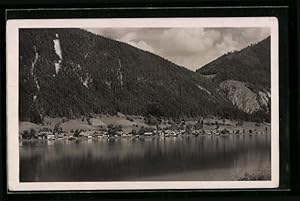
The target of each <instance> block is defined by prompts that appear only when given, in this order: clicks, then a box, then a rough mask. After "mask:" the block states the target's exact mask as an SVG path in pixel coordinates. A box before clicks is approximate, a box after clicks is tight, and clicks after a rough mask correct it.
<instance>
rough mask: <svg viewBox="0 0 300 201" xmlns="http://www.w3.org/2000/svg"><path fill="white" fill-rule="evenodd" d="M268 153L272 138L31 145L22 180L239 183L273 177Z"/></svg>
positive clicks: (23, 152) (23, 149)
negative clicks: (248, 177) (259, 174)
mask: <svg viewBox="0 0 300 201" xmlns="http://www.w3.org/2000/svg"><path fill="white" fill-rule="evenodd" d="M270 150H271V147H270V135H269V134H262V135H252V136H249V135H239V136H225V137H222V136H219V137H217V136H198V137H194V136H190V137H187V136H185V137H168V138H162V137H149V138H148V139H144V140H139V139H129V138H120V139H114V140H113V139H93V140H88V139H86V140H73V141H68V140H56V141H47V140H36V141H30V142H29V141H27V142H22V144H21V145H20V180H21V181H48V182H49V181H124V180H130V181H135V180H136V181H141V180H145V181H149V180H153V181H157V180H173V181H174V180H199V181H200V180H237V179H239V178H240V176H241V175H244V174H245V173H251V172H255V171H260V170H264V171H267V172H268V171H270V160H271V153H270Z"/></svg>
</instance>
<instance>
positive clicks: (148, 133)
mask: <svg viewBox="0 0 300 201" xmlns="http://www.w3.org/2000/svg"><path fill="white" fill-rule="evenodd" d="M144 135H145V136H152V135H153V132H145V133H144Z"/></svg>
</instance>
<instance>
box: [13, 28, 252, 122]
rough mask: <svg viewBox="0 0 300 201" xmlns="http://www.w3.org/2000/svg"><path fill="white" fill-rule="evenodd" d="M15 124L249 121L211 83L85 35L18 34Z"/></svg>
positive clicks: (149, 55)
mask: <svg viewBox="0 0 300 201" xmlns="http://www.w3.org/2000/svg"><path fill="white" fill-rule="evenodd" d="M19 33H20V34H19V37H20V47H19V53H20V56H19V64H20V69H19V71H20V74H19V76H20V77H19V80H20V83H19V86H20V120H24V121H25V120H26V121H32V122H42V121H43V117H44V116H53V117H56V116H60V117H63V116H66V117H69V118H73V117H76V116H80V115H87V114H90V113H104V114H105V113H108V114H116V113H117V112H122V113H124V114H138V115H153V116H166V117H175V118H178V117H184V116H191V117H196V116H205V115H217V116H224V117H225V116H227V117H230V118H251V117H252V116H253V115H252V116H249V115H248V114H245V113H244V112H243V111H240V110H239V109H237V107H236V106H234V105H233V104H232V103H231V102H230V101H229V100H228V99H227V98H226V97H224V96H223V95H222V94H220V93H219V92H218V91H217V90H215V87H216V83H214V82H212V81H211V79H208V78H205V77H204V76H202V75H200V74H198V73H195V72H193V71H190V70H189V69H187V68H185V67H182V66H178V65H176V64H174V63H172V62H170V61H168V60H166V59H165V58H162V57H160V56H158V55H155V54H153V53H151V52H148V51H145V50H140V49H138V48H136V47H134V46H131V45H130V44H126V43H123V42H120V41H115V40H112V39H108V38H105V37H103V36H99V35H96V34H93V33H90V32H88V31H85V30H83V29H20V32H19Z"/></svg>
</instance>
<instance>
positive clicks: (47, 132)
mask: <svg viewBox="0 0 300 201" xmlns="http://www.w3.org/2000/svg"><path fill="white" fill-rule="evenodd" d="M60 125H61V123H57V124H56V125H55V127H54V128H53V129H50V128H47V127H44V128H41V129H39V130H38V131H36V130H34V129H30V130H29V131H24V132H22V133H19V139H20V140H28V139H30V140H32V139H40V140H43V139H44V140H61V139H65V140H75V139H78V140H80V139H101V138H103V139H105V138H107V139H116V138H132V139H136V138H138V139H144V138H150V137H157V136H159V137H180V136H193V137H197V136H221V137H225V136H230V135H250V136H251V135H255V134H257V135H260V134H268V133H269V132H270V128H269V126H268V125H265V124H264V125H262V124H260V123H254V122H252V126H244V125H243V123H242V122H241V121H238V122H236V123H234V124H228V123H225V120H223V121H215V122H204V121H203V119H202V120H198V121H196V122H195V123H194V124H187V123H186V122H179V123H173V124H171V125H169V126H165V127H163V126H160V125H152V126H139V125H137V124H134V125H133V128H130V129H124V128H123V127H122V125H113V124H109V125H107V126H98V127H96V128H95V129H83V128H81V129H75V130H74V129H71V130H69V131H65V130H64V129H63V128H62V127H60Z"/></svg>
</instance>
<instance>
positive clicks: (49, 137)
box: [47, 134, 55, 140]
mask: <svg viewBox="0 0 300 201" xmlns="http://www.w3.org/2000/svg"><path fill="white" fill-rule="evenodd" d="M47 140H55V136H54V135H53V134H50V135H47Z"/></svg>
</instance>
